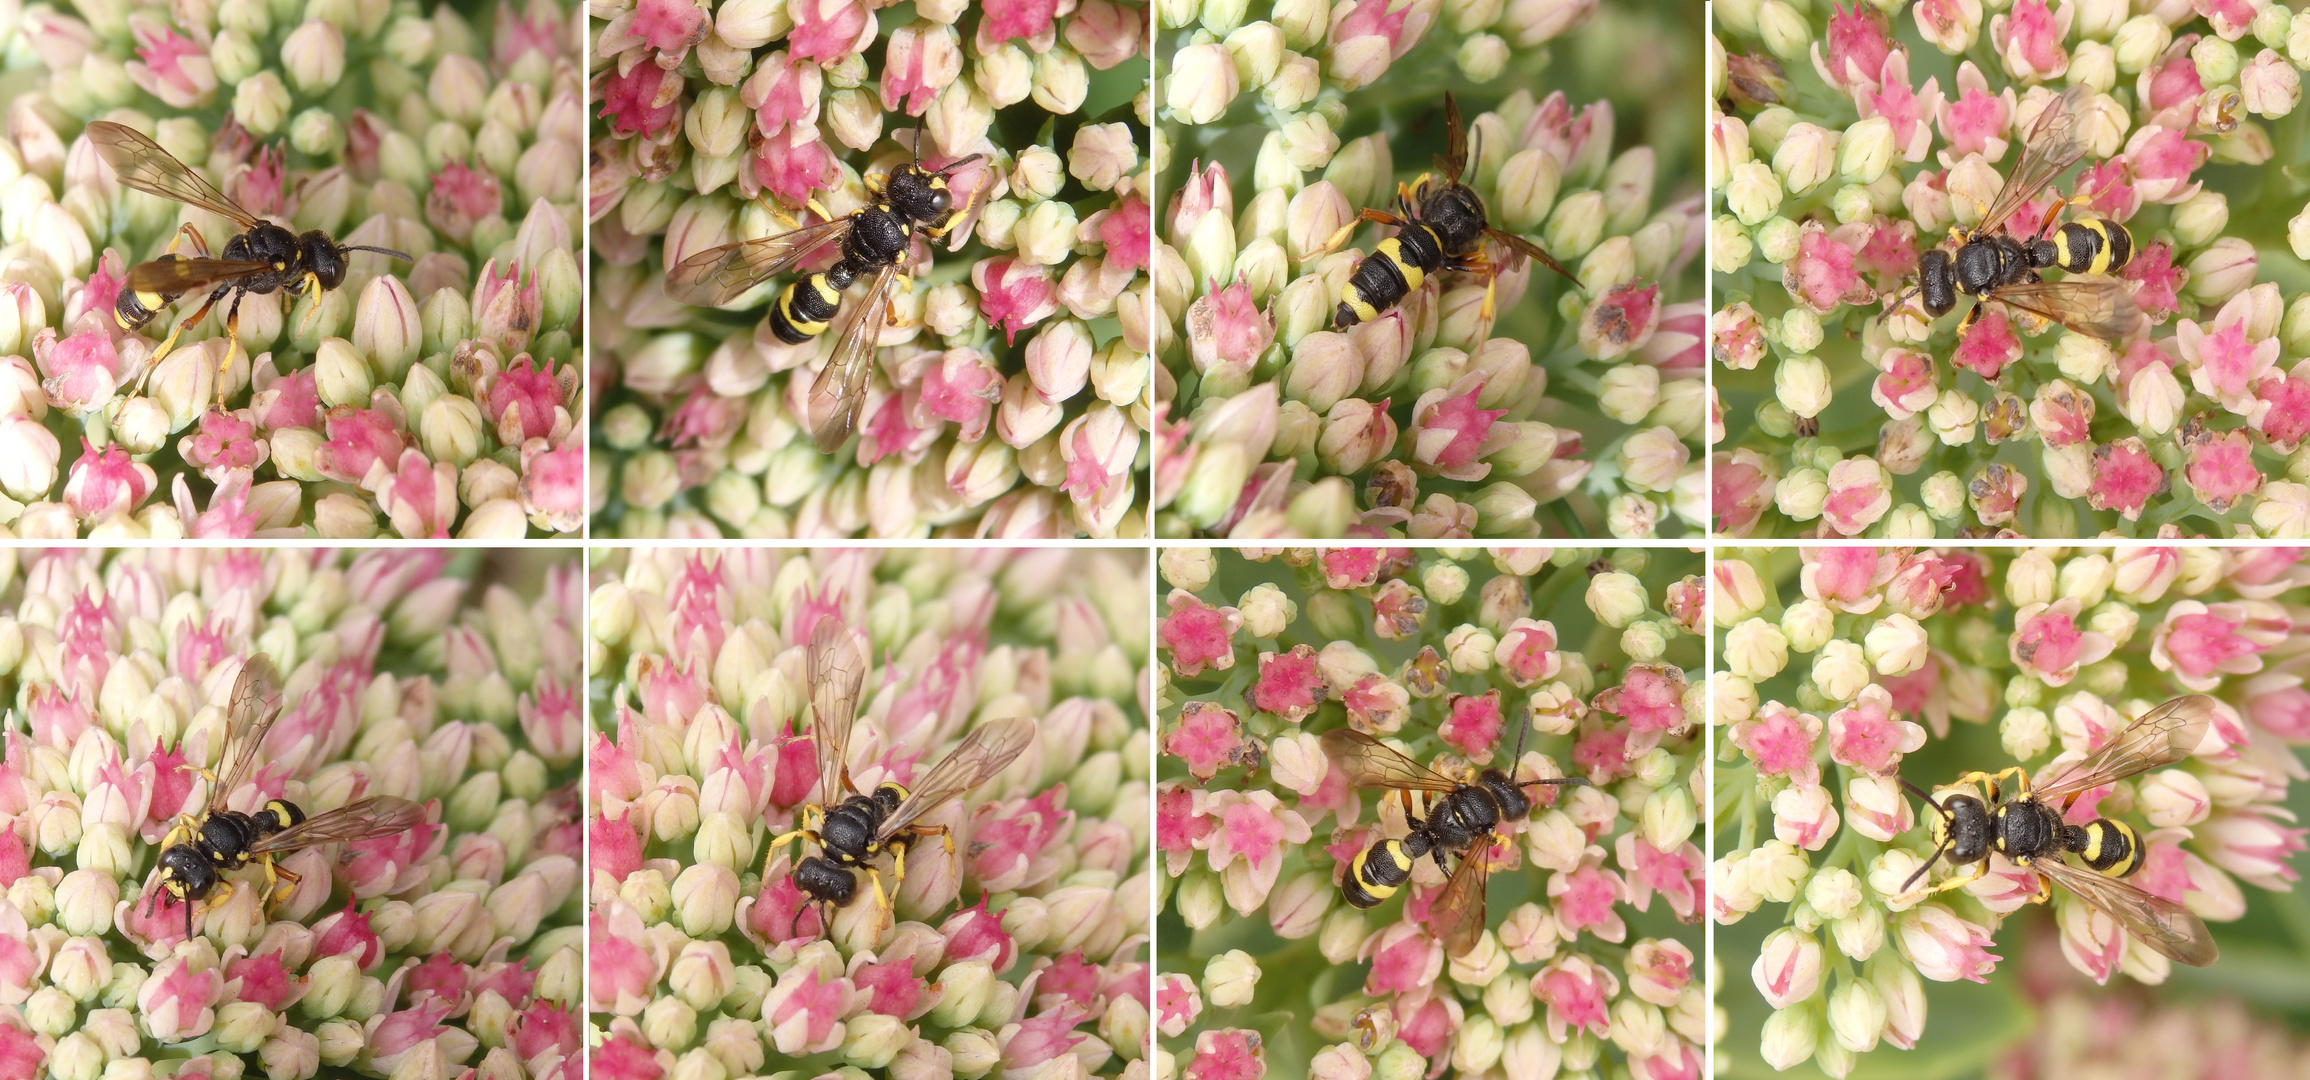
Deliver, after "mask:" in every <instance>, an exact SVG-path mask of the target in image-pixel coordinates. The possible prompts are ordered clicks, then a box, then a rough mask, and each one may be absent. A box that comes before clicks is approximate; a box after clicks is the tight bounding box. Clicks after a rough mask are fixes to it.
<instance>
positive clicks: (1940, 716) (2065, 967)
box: [1708, 547, 2310, 1076]
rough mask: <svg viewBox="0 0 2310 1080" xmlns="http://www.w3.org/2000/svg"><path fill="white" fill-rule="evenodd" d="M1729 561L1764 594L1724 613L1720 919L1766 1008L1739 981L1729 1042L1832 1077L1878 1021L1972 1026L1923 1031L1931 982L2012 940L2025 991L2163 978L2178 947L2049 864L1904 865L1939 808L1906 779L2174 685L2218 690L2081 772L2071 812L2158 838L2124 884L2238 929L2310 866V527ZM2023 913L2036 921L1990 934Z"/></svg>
mask: <svg viewBox="0 0 2310 1080" xmlns="http://www.w3.org/2000/svg"><path fill="white" fill-rule="evenodd" d="M1717 581H1718V582H1719V584H1720V585H1722V584H1725V583H1727V582H1731V583H1734V586H1735V587H1739V586H1740V583H1742V582H1747V583H1749V587H1751V588H1754V589H1755V590H1756V591H1757V594H1758V595H1757V596H1756V597H1755V598H1754V599H1755V602H1753V603H1751V602H1747V601H1743V602H1741V609H1740V610H1732V609H1731V608H1729V607H1728V608H1727V609H1725V610H1720V611H1719V612H1718V616H1717V618H1716V622H1717V624H1718V626H1719V627H1720V628H1721V629H1722V634H1721V636H1720V637H1719V638H1718V649H1719V651H1718V654H1717V655H1718V656H1719V657H1721V658H1722V660H1723V667H1722V669H1721V670H1720V672H1719V673H1718V674H1717V675H1716V676H1715V677H1714V682H1715V686H1714V687H1713V690H1714V709H1713V712H1712V715H1711V720H1710V722H1711V723H1713V724H1715V725H1717V726H1718V729H1719V736H1718V739H1719V745H1720V746H1723V747H1725V752H1724V762H1723V764H1722V765H1721V767H1720V768H1719V769H1718V770H1717V773H1716V776H1717V784H1718V789H1717V791H1716V792H1715V803H1714V807H1715V811H1714V812H1715V813H1716V821H1715V828H1716V830H1717V832H1716V836H1717V837H1718V840H1717V852H1718V856H1717V858H1716V860H1715V861H1714V862H1713V863H1711V864H1710V867H1709V885H1710V887H1709V893H1708V895H1709V915H1710V917H1711V918H1713V919H1715V920H1716V921H1717V922H1719V923H1720V924H1723V925H1725V926H1727V927H1737V929H1727V930H1726V931H1724V934H1725V936H1724V937H1723V938H1721V939H1720V940H1721V942H1722V945H1721V951H1722V953H1723V961H1724V964H1725V967H1726V970H1727V977H1728V978H1732V979H1738V978H1739V977H1740V973H1741V972H1742V971H1743V970H1744V969H1745V970H1746V972H1747V974H1748V976H1749V978H1750V979H1751V981H1752V982H1753V983H1754V985H1755V986H1756V989H1757V993H1758V995H1760V996H1761V997H1762V998H1763V1000H1764V1003H1765V1004H1766V1005H1768V1006H1770V1010H1771V1011H1770V1012H1769V1014H1768V1013H1767V1012H1766V1011H1765V1010H1762V1009H1755V1008H1752V1007H1747V1005H1746V1003H1745V1002H1743V1001H1742V999H1741V998H1740V997H1739V995H1734V996H1733V1004H1732V1005H1731V1006H1730V1009H1729V1013H1728V1016H1729V1020H1728V1021H1727V1022H1728V1024H1729V1028H1730V1033H1729V1034H1728V1036H1727V1040H1726V1042H1724V1043H1723V1044H1721V1045H1722V1049H1721V1050H1720V1051H1719V1052H1720V1053H1725V1054H1729V1055H1733V1056H1734V1057H1736V1058H1745V1057H1747V1056H1749V1055H1752V1054H1753V1055H1756V1056H1758V1057H1761V1058H1762V1059H1763V1060H1764V1061H1766V1062H1768V1063H1770V1064H1771V1065H1773V1066H1774V1067H1775V1068H1777V1069H1787V1068H1790V1067H1792V1066H1794V1065H1796V1064H1798V1063H1801V1062H1803V1061H1805V1060H1806V1059H1808V1058H1809V1059H1812V1060H1813V1061H1815V1062H1816V1063H1817V1064H1818V1065H1819V1067H1820V1068H1821V1069H1822V1070H1823V1071H1825V1072H1827V1073H1829V1074H1830V1075H1837V1076H1841V1075H1845V1074H1846V1073H1848V1072H1850V1071H1851V1070H1852V1069H1853V1067H1854V1064H1855V1063H1856V1060H1857V1058H1858V1056H1859V1055H1863V1054H1869V1053H1872V1052H1875V1053H1882V1052H1883V1050H1882V1048H1883V1047H1884V1046H1887V1045H1890V1046H1892V1047H1894V1048H1898V1049H1910V1048H1914V1047H1918V1046H1920V1045H1922V1044H1928V1043H1933V1042H1934V1040H1937V1039H1944V1038H1962V1033H1959V1032H1954V1031H1952V1032H1948V1033H1943V1034H1940V1035H1928V1034H1926V1032H1925V1027H1926V1024H1925V1020H1926V1008H1925V1001H1926V994H1925V990H1924V984H1925V983H1926V982H1940V983H1958V982H1975V983H1985V982H1988V981H1989V980H1991V979H1992V978H1994V977H1996V976H1997V974H1998V973H1999V971H2000V968H2001V967H2002V966H2003V964H2004V961H2005V960H2007V959H2009V958H2012V957H2014V956H2015V955H2016V954H2019V955H2020V956H2022V957H2024V958H2026V960H2027V965H2026V969H2027V971H2028V973H2027V974H2025V975H2024V976H2023V978H2022V980H2021V982H2022V983H2023V984H2025V985H2027V986H2029V987H2032V988H2033V990H2032V992H2033V993H2034V992H2039V991H2040V989H2041V988H2042V989H2045V990H2050V988H2052V987H2054V986H2056V985H2059V984H2061V983H2064V982H2066V981H2072V980H2079V979H2080V978H2081V977H2082V978H2083V979H2091V980H2092V981H2093V982H2095V983H2107V982H2108V981H2109V980H2111V979H2112V978H2115V977H2118V976H2120V975H2122V976H2124V977H2126V978H2128V979H2131V980H2133V981H2134V982H2136V983H2141V984H2149V985H2155V984H2160V983H2164V982H2165V981H2166V980H2167V978H2168V977H2169V975H2171V974H2172V970H2173V961H2170V960H2169V959H2167V958H2166V957H2165V956H2163V955H2161V954H2159V953H2157V952H2155V951H2152V950H2151V949H2149V948H2148V947H2146V946H2144V945H2142V944H2141V943H2140V942H2139V941H2137V940H2135V939H2134V938H2132V937H2131V936H2130V935H2128V934H2127V932H2126V931H2125V930H2124V929H2123V928H2122V927H2121V926H2120V925H2119V924H2118V922H2117V921H2116V920H2114V919H2112V918H2110V917H2109V916H2107V915H2103V914H2100V913H2099V912H2097V910H2096V909H2094V908H2091V907H2089V906H2087V905H2086V904H2084V903H2083V902H2081V901H2080V900H2079V899H2078V896H2077V894H2075V893H2073V892H2071V891H2069V890H2067V889H2066V888H2064V887H2061V886H2058V885H2056V886H2053V887H2052V890H2051V895H2050V901H2049V902H2048V903H2047V904H2046V905H2045V906H2044V907H2038V906H2037V905H2035V904H2033V903H2032V899H2033V898H2034V897H2035V896H2036V895H2037V890H2038V884H2037V880H2036V879H2037V874H2036V873H2035V872H2034V871H2032V870H2030V869H2029V868H2027V867H2023V866H2018V865H2016V864H2014V863H2012V862H2010V861H2008V860H2006V859H2005V857H2004V856H2002V855H1993V856H1992V857H1991V858H1990V859H1989V862H1988V865H1987V866H1986V867H1984V868H1982V869H1985V870H1986V871H1987V872H1986V873H1985V874H1984V875H1983V876H1981V877H1980V878H1979V879H1978V880H1975V881H1973V882H1971V883H1968V884H1964V885H1961V886H1959V887H1956V888H1954V889H1952V890H1948V891H1931V890H1932V888H1933V887H1934V886H1935V885H1937V884H1938V883H1940V882H1943V881H1945V880H1950V879H1955V878H1957V877H1958V876H1959V874H1960V868H1952V867H1945V866H1937V867H1935V868H1933V869H1931V870H1930V871H1929V872H1928V873H1926V874H1925V875H1924V876H1923V877H1921V878H1919V879H1918V881H1917V883H1916V884H1915V885H1914V886H1911V885H1909V884H1908V882H1909V879H1910V877H1911V875H1913V874H1915V873H1917V871H1918V870H1919V869H1920V868H1922V867H1925V866H1926V865H1927V860H1928V859H1929V858H1930V857H1931V856H1932V854H1933V850H1934V848H1933V844H1932V842H1931V838H1930V835H1929V833H1930V830H1929V826H1930V825H1931V816H1932V815H1933V814H1934V813H1935V811H1934V810H1933V809H1932V808H1931V807H1930V806H1927V805H1924V804H1923V803H1922V801H1921V800H1917V799H1915V798H1913V797H1912V794H1911V793H1910V792H1908V791H1906V790H1904V781H1905V782H1906V783H1910V784H1915V785H1918V786H1919V787H1922V788H1926V789H1928V790H1931V789H1934V788H1936V787H1938V786H1940V785H1945V784H1949V783H1952V782H1954V781H1955V780H1956V779H1957V777H1958V776H1959V775H1960V774H1962V773H1964V772H1966V771H1968V770H1982V771H1985V772H1990V773H1994V772H1996V771H1998V770H2000V769H2004V768H2007V767H2009V766H2018V767H2019V768H2021V769H2022V770H2024V771H2025V772H2026V773H2027V774H2028V775H2029V776H2031V777H2038V778H2042V777H2044V776H2046V775H2047V773H2048V770H2058V769H2060V768H2062V767H2064V766H2066V765H2067V764H2069V763H2073V762H2076V761H2079V760H2081V759H2082V758H2083V757H2084V756H2085V755H2086V754H2087V753H2089V752H2090V751H2091V750H2093V749H2095V748H2098V747H2100V746H2102V745H2104V744H2105V743H2107V742H2108V741H2109V740H2110V739H2111V738H2113V737H2115V736H2116V735H2117V733H2118V732H2119V731H2121V730H2123V729H2124V728H2125V727H2126V725H2127V724H2129V723H2130V722H2131V721H2132V720H2133V719H2134V718H2136V717H2139V716H2141V715H2142V714H2144V713H2145V712H2147V711H2148V710H2149V709H2151V708H2153V707H2155V706H2156V705H2157V704H2159V703H2160V702H2163V701H2166V700H2168V699H2171V698H2174V697H2178V696H2181V695H2183V694H2189V693H2202V694H2210V695H2212V696H2213V697H2214V698H2215V699H2216V700H2217V701H2218V702H2219V705H2218V708H2217V710H2216V714H2215V716H2214V717H2213V722H2212V724H2211V725H2210V730H2209V732H2208V734H2207V736H2206V739H2205V741H2204V742H2203V743H2202V744H2200V745H2199V746H2198V747H2196V748H2195V751H2194V752H2193V753H2191V754H2190V755H2188V756H2187V757H2185V758H2184V759H2183V760H2182V761H2180V762H2179V763H2177V764H2176V765H2174V766H2172V767H2168V768H2161V769H2155V770H2151V771H2148V772H2145V773H2142V774H2139V775H2136V776H2132V777H2129V778H2126V779H2124V780H2121V781H2119V782H2117V783H2115V784H2112V785H2107V786H2104V787H2098V788H2094V789H2092V790H2091V791H2089V792H2087V793H2085V796H2084V797H2083V798H2081V799H2079V800H2078V801H2076V802H2075V803H2074V804H2072V805H2070V806H2069V807H2068V808H2067V810H2066V814H2067V820H2068V821H2069V822H2070V823H2072V824H2082V823H2084V822H2087V821H2090V820H2092V819H2094V818H2096V817H2105V818H2112V819H2116V820H2119V821H2123V822H2125V823H2127V824H2128V825H2130V826H2131V827H2132V829H2133V830H2134V831H2135V833H2136V834H2138V835H2139V836H2140V837H2141V839H2142V841H2143V843H2144V850H2145V852H2146V862H2145V864H2144V865H2143V867H2142V869H2141V870H2140V871H2139V872H2138V873H2137V874H2135V875H2133V876H2132V877H2130V878H2128V879H2127V883H2128V884H2131V885H2134V886H2138V887H2139V888H2141V889H2143V890H2144V891H2146V892H2148V893H2149V894H2150V895H2152V896H2155V897H2159V898H2161V899H2163V900H2165V901H2168V902H2171V903H2174V904H2178V905H2181V906H2182V907H2184V908H2186V909H2188V911H2189V912H2190V913H2192V914H2193V915H2195V916H2196V917H2198V918H2199V919H2202V920H2203V921H2205V922H2206V923H2208V924H2210V925H2212V926H2213V927H2214V936H2215V940H2216V942H2217V943H2218V944H2219V946H2220V948H2221V949H2222V950H2223V951H2224V952H2228V951H2230V950H2231V947H2232V945H2234V944H2237V945H2243V946H2245V947H2246V950H2247V951H2251V947H2250V939H2251V936H2252V935H2250V934H2248V935H2246V938H2244V939H2241V938H2239V937H2238V936H2237V935H2236V934H2234V933H2231V932H2229V928H2228V927H2226V926H2225V925H2224V924H2226V923H2229V922H2232V921H2234V920H2237V919H2239V918H2240V917H2241V916H2243V915H2244V914H2245V912H2246V904H2247V892H2246V887H2247V886H2252V887H2254V888H2256V889H2268V890H2275V891H2287V890H2289V889H2291V888H2292V884H2293V881H2294V879H2295V878H2296V877H2297V876H2299V875H2298V872H2297V871H2296V870H2295V869H2294V867H2293V866H2292V863H2293V861H2294V857H2295V856H2296V855H2297V854H2299V853H2300V852H2302V851H2303V850H2304V849H2305V843H2304V831H2303V830H2302V829H2300V828H2298V827H2296V825H2295V823H2294V815H2293V814H2292V813H2291V812H2290V811H2288V810H2287V809H2286V808H2285V806H2284V805H2283V804H2284V801H2285V799H2286V793H2287V789H2288V783H2289V778H2290V777H2291V776H2292V775H2294V771H2295V770H2294V759H2293V753H2292V751H2291V750H2289V749H2288V748H2287V747H2288V744H2290V743H2297V742H2300V741H2302V740H2303V739H2304V738H2305V737H2310V729H2305V728H2303V727H2302V726H2301V725H2300V723H2298V721H2299V720H2300V718H2302V717H2304V716H2310V712H2306V711H2304V710H2302V709H2300V708H2298V707H2297V706H2298V705H2300V704H2304V703H2310V698H2304V696H2303V695H2302V694H2301V693H2300V692H2299V689H2298V688H2296V687H2294V686H2293V683H2292V680H2290V679H2287V678H2285V677H2283V676H2280V675H2275V674H2273V672H2274V671H2275V667H2274V665H2283V664H2284V663H2286V659H2285V658H2286V657H2287V656H2289V655H2291V648H2292V646H2291V644H2290V643H2291V642H2292V641H2293V640H2295V639H2296V636H2297V635H2296V634H2295V632H2294V627H2293V619H2292V616H2290V615H2288V614H2286V613H2287V612H2289V611H2291V610H2293V608H2294V607H2297V606H2299V604H2300V602H2301V601H2302V600H2303V599H2304V597H2305V595H2306V594H2305V592H2304V584H2305V582H2310V571H2306V569H2305V567H2304V566H2303V565H2302V564H2301V560H2300V555H2299V553H2296V552H2291V551H2282V550H2277V549H2259V548H2219V547H2216V548H2206V547H2193V548H2122V549H2060V550H2055V549H2036V548H1998V549H1991V550H1983V551H1972V552H1966V551H1931V550H1915V549H1908V548H1870V547H1839V548H1799V549H1784V550H1782V551H1778V552H1772V553H1766V552H1762V551H1759V552H1742V553H1728V556H1727V557H1726V558H1724V559H1722V560H1720V562H1719V563H1718V564H1717ZM1976 790H1978V789H1976ZM2008 790H2010V783H2009V786H2008ZM2073 865H2075V864H2074V863H2073ZM1963 872H1967V873H1969V872H1970V870H1969V869H1967V870H1964V871H1963ZM2089 872H2090V871H2089ZM2032 912H2035V913H2038V914H2029V913H2032ZM2009 917H2018V918H2019V919H2020V920H2021V921H2022V922H2023V923H2024V924H2025V925H2026V926H2027V927H2028V929H2025V930H2021V931H2012V932H2004V933H2001V932H2000V931H2001V929H2002V928H2003V925H2004V923H2005V922H2006V921H2007V920H2008V918H2009ZM2233 959H2234V958H2232V957H2229V956H2225V957H2223V958H2222V959H2221V960H2218V961H2217V962H2216V965H2215V966H2214V967H2213V968H2212V969H2210V971H2211V973H2213V975H2215V976H2216V977H2218V975H2219V973H2220V972H2221V971H2222V970H2223V969H2224V968H2225V967H2227V966H2228V965H2230V964H2231V963H2232V962H2233ZM2055 968H2060V969H2062V970H2061V971H2060V972H2059V973H2058V974H2057V973H2056V972H2054V971H2053V969H2055ZM2004 981H2005V982H2007V983H2008V984H2010V983H2011V980H2004ZM1939 993H1940V992H1939V991H1936V995H1938V994H1939ZM1951 1000H1952V1001H1955V1000H1957V999H1955V998H1952V999H1951ZM1938 1023H1940V1024H1952V1023H1955V1022H1954V1021H1949V1020H1946V1019H1944V1020H1942V1021H1939V1022H1938ZM2113 1030H2115V1029H2113ZM2049 1060H2050V1059H2049ZM2050 1067H2051V1068H2052V1070H2053V1072H2057V1073H2058V1072H2065V1071H2068V1069H2069V1067H2063V1066H2050ZM2078 1067H2082V1066H2078Z"/></svg>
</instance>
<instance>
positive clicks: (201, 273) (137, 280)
mask: <svg viewBox="0 0 2310 1080" xmlns="http://www.w3.org/2000/svg"><path fill="white" fill-rule="evenodd" d="M272 268H273V264H271V263H269V262H266V261H264V260H263V259H154V260H153V261H151V262H145V263H138V264H136V265H135V266H132V267H129V268H128V280H127V284H126V286H125V287H126V288H127V289H128V290H129V291H130V292H140V293H159V294H161V295H162V296H182V295H184V294H185V293H188V292H191V291H193V290H195V289H199V288H204V287H206V286H210V285H214V284H216V283H218V282H220V281H231V280H233V279H235V278H244V277H248V276H249V275H251V274H256V273H262V272H264V271H266V270H270V269H272Z"/></svg>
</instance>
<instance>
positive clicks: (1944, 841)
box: [1901, 836, 1949, 893]
mask: <svg viewBox="0 0 2310 1080" xmlns="http://www.w3.org/2000/svg"><path fill="white" fill-rule="evenodd" d="M1947 850H1949V838H1948V837H1946V836H1944V837H1942V838H1941V843H1940V844H1939V845H1938V846H1936V847H1935V848H1934V849H1933V854H1932V856H1931V857H1929V858H1927V859H1926V860H1925V865H1923V866H1920V867H1918V868H1917V872H1916V873H1914V874H1911V875H1909V880H1907V881H1904V882H1902V883H1901V892H1903V893H1907V892H1908V891H1909V887H1910V886H1911V885H1915V884H1917V879H1918V878H1921V877H1924V876H1925V871H1927V870H1931V869H1933V864H1934V863H1937V862H1940V861H1941V853H1942V852H1944V851H1947Z"/></svg>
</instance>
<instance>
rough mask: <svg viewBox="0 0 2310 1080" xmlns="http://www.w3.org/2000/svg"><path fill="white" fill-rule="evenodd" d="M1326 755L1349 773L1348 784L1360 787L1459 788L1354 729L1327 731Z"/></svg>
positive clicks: (1443, 777)
mask: <svg viewBox="0 0 2310 1080" xmlns="http://www.w3.org/2000/svg"><path fill="white" fill-rule="evenodd" d="M1323 752H1324V754H1325V755H1326V756H1328V757H1330V758H1331V760H1332V762H1333V763H1334V764H1337V765H1338V766H1339V767H1340V768H1343V769H1346V770H1347V774H1348V780H1349V782H1351V783H1353V784H1355V786H1357V787H1367V788H1374V787H1386V788H1411V789H1413V790H1415V791H1451V790H1453V789H1455V788H1458V787H1459V786H1460V785H1458V784H1456V783H1453V782H1452V781H1451V779H1450V778H1448V777H1446V776H1443V775H1442V774H1440V773H1438V772H1436V771H1435V770H1434V769H1431V768H1428V767H1427V766H1425V765H1422V764H1420V763H1419V762H1416V761H1413V760H1412V759H1410V758H1408V757H1405V756H1404V755H1403V754H1401V753H1398V752H1397V751H1396V749H1395V748H1394V747H1392V746H1389V745H1388V744H1386V743H1384V742H1381V741H1379V740H1378V739H1375V738H1373V737H1371V736H1370V735H1366V734H1364V733H1363V732H1361V731H1357V730H1355V729H1353V728H1336V729H1334V730H1331V731H1327V732H1324V733H1323Z"/></svg>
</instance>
